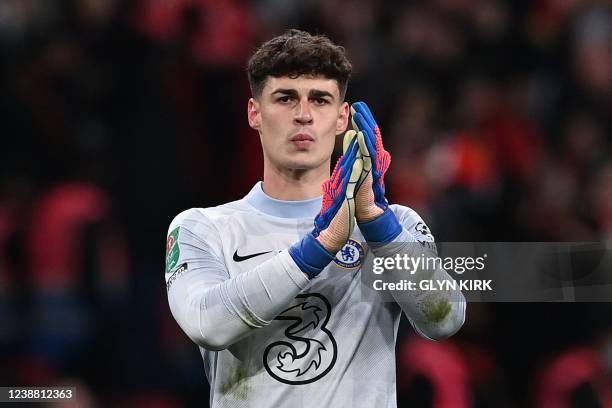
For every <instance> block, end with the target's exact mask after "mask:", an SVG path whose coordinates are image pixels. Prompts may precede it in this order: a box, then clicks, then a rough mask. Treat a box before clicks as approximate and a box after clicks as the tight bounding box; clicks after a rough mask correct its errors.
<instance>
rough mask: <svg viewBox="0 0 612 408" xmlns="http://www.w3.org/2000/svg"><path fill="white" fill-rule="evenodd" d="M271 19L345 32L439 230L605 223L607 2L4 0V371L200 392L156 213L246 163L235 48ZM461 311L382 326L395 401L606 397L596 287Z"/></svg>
mask: <svg viewBox="0 0 612 408" xmlns="http://www.w3.org/2000/svg"><path fill="white" fill-rule="evenodd" d="M288 28H301V29H305V30H308V31H310V32H312V33H321V34H326V35H328V36H329V37H330V38H332V39H333V40H334V41H336V42H338V43H340V44H342V45H344V46H345V47H346V49H347V52H348V55H349V58H350V59H351V61H352V62H353V66H354V73H353V77H352V79H351V82H350V85H349V91H348V95H347V100H348V101H349V102H352V101H356V100H364V101H366V102H368V104H369V105H370V106H371V107H372V109H373V111H374V113H375V115H376V117H377V120H378V122H379V124H380V126H381V128H382V130H383V136H384V139H385V144H386V147H387V149H388V150H389V151H390V152H391V153H392V156H393V163H392V166H391V169H390V171H389V173H388V180H387V184H388V191H389V197H390V200H391V201H392V202H397V203H401V204H404V205H408V206H410V207H412V208H414V209H416V210H417V211H418V212H419V213H420V214H421V215H422V216H423V217H424V218H425V220H426V221H427V222H428V224H429V226H430V228H431V230H432V231H433V233H434V235H435V236H436V239H437V240H438V241H599V240H610V239H612V156H611V155H610V147H611V143H612V4H611V3H610V2H609V1H603V0H601V1H597V0H535V1H530V2H523V1H518V2H511V1H498V0H432V1H384V2H381V1H376V0H345V1H340V0H261V1H254V0H252V1H246V0H242V1H241V0H216V1H211V0H121V1H120V0H54V1H47V0H2V1H0V52H1V55H2V58H0V88H1V89H2V92H1V93H0V133H1V134H2V147H1V148H0V169H1V171H0V384H1V385H56V384H58V385H59V384H71V385H76V386H77V387H78V395H79V398H80V400H81V404H82V406H98V407H103V406H130V407H132V406H133V407H182V406H205V404H206V402H207V401H208V385H207V382H206V379H205V377H204V371H203V367H202V361H201V358H200V356H199V354H198V352H197V348H196V346H195V345H193V344H192V343H191V342H190V341H189V340H188V339H187V337H186V336H185V335H184V334H183V333H182V332H180V329H179V328H178V326H177V325H176V323H175V322H174V320H173V319H172V316H171V315H170V312H169V309H168V306H167V300H166V293H165V287H164V281H163V273H162V272H163V264H164V242H165V235H166V229H167V227H168V225H169V222H170V221H171V219H172V218H173V217H174V215H176V214H177V213H178V212H180V211H181V210H183V209H186V208H190V207H207V206H211V205H217V204H220V203H223V202H227V201H231V200H234V199H238V198H240V197H242V196H243V195H244V194H245V193H246V192H248V190H249V188H250V187H251V186H252V185H253V184H254V183H255V182H256V181H258V180H259V179H260V178H261V177H262V159H261V153H260V146H259V140H258V137H257V135H256V133H255V132H254V131H252V130H251V129H250V128H249V127H248V124H247V121H246V101H247V99H248V97H249V96H250V92H249V88H248V83H247V78H246V73H245V64H246V60H247V58H248V57H249V55H250V54H251V53H252V52H253V50H254V49H255V47H256V46H257V45H258V44H260V43H261V42H262V41H264V40H267V39H269V38H271V37H272V36H274V35H276V34H279V33H281V32H283V31H285V30H286V29H288ZM468 309H469V313H468V317H467V322H466V325H465V326H464V328H463V329H462V331H461V332H460V334H458V335H457V336H456V337H455V338H453V339H452V340H450V341H445V342H441V343H434V342H428V341H425V340H422V339H419V338H417V337H416V336H415V335H414V333H413V332H412V331H411V330H410V329H409V325H402V328H401V332H400V336H399V340H398V400H399V406H404V405H405V406H411V407H413V406H414V407H416V406H418V407H421V406H423V407H426V406H435V407H444V408H446V407H459V408H460V407H470V406H475V407H514V406H526V407H530V406H537V407H612V391H611V390H612V335H611V333H612V323H611V321H610V316H612V313H611V312H612V308H611V307H610V304H600V303H593V304H472V305H470V307H469V308H468Z"/></svg>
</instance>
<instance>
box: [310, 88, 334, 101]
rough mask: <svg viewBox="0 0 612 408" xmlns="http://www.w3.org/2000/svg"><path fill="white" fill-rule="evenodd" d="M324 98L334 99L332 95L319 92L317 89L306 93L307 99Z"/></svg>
mask: <svg viewBox="0 0 612 408" xmlns="http://www.w3.org/2000/svg"><path fill="white" fill-rule="evenodd" d="M326 96H327V97H329V98H331V99H332V100H333V99H334V95H332V94H331V93H330V92H327V91H321V90H319V89H313V90H311V91H310V92H309V93H308V97H309V98H323V97H326Z"/></svg>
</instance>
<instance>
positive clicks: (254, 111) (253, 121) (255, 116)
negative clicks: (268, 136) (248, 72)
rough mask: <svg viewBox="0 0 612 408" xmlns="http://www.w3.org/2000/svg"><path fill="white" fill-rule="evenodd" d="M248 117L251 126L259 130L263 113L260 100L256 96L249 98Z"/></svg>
mask: <svg viewBox="0 0 612 408" xmlns="http://www.w3.org/2000/svg"><path fill="white" fill-rule="evenodd" d="M247 118H248V119H249V126H250V127H252V128H253V129H255V130H259V129H260V127H261V113H260V112H259V102H257V100H255V98H249V103H248V105H247Z"/></svg>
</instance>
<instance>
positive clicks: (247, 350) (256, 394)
mask: <svg viewBox="0 0 612 408" xmlns="http://www.w3.org/2000/svg"><path fill="white" fill-rule="evenodd" d="M320 208H321V198H318V199H313V200H307V201H279V200H275V199H273V198H271V197H269V196H267V195H266V194H265V193H264V192H263V189H262V184H261V183H258V184H257V185H255V187H254V188H253V189H252V190H251V191H250V192H249V194H248V195H247V196H246V197H244V198H243V199H241V200H238V201H235V202H231V203H227V204H224V205H221V206H218V207H212V208H194V209H190V210H187V211H184V212H182V213H180V214H179V215H178V216H177V217H176V218H175V219H174V220H173V221H172V223H171V225H170V228H169V232H168V242H167V248H166V250H167V257H166V285H167V288H168V300H169V304H170V308H171V311H172V313H173V316H174V317H175V319H176V321H177V322H178V323H179V325H180V326H181V328H182V329H183V330H184V331H185V332H186V333H187V335H188V336H189V337H190V338H191V339H192V340H193V341H194V342H195V343H196V344H198V345H199V346H200V352H201V354H202V357H203V360H204V368H205V372H206V377H207V379H208V381H209V383H210V388H211V393H210V405H211V406H212V407H257V408H260V407H261V408H263V407H296V408H299V407H316V408H322V407H344V406H350V407H395V406H396V385H395V342H396V335H397V329H398V325H399V321H400V316H401V313H402V310H404V312H405V313H406V314H407V316H408V318H409V319H410V320H411V322H412V323H413V325H414V326H415V328H417V330H419V331H422V328H420V327H419V323H418V321H417V320H418V319H419V316H417V315H418V306H415V305H401V304H398V303H395V302H388V301H387V302H385V301H383V298H382V296H381V294H380V293H379V292H376V291H374V290H373V289H372V288H371V287H370V288H368V287H367V286H364V285H362V284H361V273H362V267H363V266H364V265H365V264H366V257H368V256H372V255H371V254H372V250H371V249H370V248H368V245H367V244H366V243H365V240H364V238H363V236H362V235H361V233H360V232H359V230H358V228H356V229H355V231H354V233H353V235H352V237H351V239H350V240H349V241H348V242H347V244H346V245H345V246H344V248H343V249H342V250H341V251H340V252H339V253H338V254H337V256H336V258H335V260H334V261H333V262H331V263H330V264H329V265H328V266H327V267H326V268H325V269H324V270H323V271H322V272H321V273H320V275H319V276H318V277H316V278H315V279H312V280H309V279H308V278H307V276H306V275H305V274H304V273H303V272H302V271H301V270H300V269H299V268H298V267H297V265H296V264H295V262H293V259H292V258H291V257H290V256H289V254H288V251H287V249H288V248H289V247H290V246H291V245H293V244H294V243H296V242H297V241H299V240H300V239H301V238H302V237H303V236H304V235H305V234H307V233H308V232H310V231H311V230H312V228H313V219H314V217H315V216H316V214H317V213H318V212H319V210H320ZM391 208H392V209H393V211H394V212H395V214H396V215H397V218H398V219H399V221H400V223H401V224H402V225H403V227H404V231H403V232H402V234H401V239H404V240H410V241H415V240H419V241H428V242H432V241H433V237H432V236H431V234H430V233H429V230H428V229H427V227H426V226H425V224H424V222H423V220H422V219H421V217H420V216H419V215H418V214H417V213H416V212H415V211H413V210H411V209H410V208H407V207H403V206H398V205H392V206H391ZM370 264H371V263H370ZM442 273H445V272H443V271H442ZM449 279H450V278H449ZM449 296H450V298H449V300H450V301H452V302H453V310H452V312H451V314H452V316H451V321H452V322H451V325H454V326H453V327H456V328H455V329H453V330H454V331H456V329H457V328H458V327H460V326H461V324H462V323H463V319H464V313H465V301H464V298H463V296H462V295H461V293H460V292H458V293H457V292H452V293H450V294H449ZM420 329H421V330H420ZM451 334H452V333H451Z"/></svg>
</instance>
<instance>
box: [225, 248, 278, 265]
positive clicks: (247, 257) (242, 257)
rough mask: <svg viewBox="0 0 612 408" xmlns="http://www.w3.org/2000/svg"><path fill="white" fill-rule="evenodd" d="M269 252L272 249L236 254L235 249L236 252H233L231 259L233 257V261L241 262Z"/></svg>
mask: <svg viewBox="0 0 612 408" xmlns="http://www.w3.org/2000/svg"><path fill="white" fill-rule="evenodd" d="M270 252H272V251H266V252H258V253H256V254H251V255H245V256H240V255H238V250H236V252H234V257H233V259H234V262H242V261H246V260H247V259H251V258H255V257H256V256H259V255H263V254H269V253H270Z"/></svg>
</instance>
